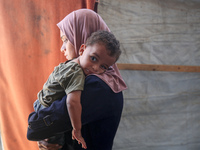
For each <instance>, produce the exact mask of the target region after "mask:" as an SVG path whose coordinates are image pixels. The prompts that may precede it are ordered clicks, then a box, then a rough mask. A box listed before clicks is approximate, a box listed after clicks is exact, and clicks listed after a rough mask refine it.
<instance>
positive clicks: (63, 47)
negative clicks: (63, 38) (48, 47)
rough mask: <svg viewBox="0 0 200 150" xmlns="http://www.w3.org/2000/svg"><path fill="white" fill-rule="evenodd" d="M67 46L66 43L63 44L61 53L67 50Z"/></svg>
mask: <svg viewBox="0 0 200 150" xmlns="http://www.w3.org/2000/svg"><path fill="white" fill-rule="evenodd" d="M65 45H66V44H65V42H63V45H62V46H61V48H60V51H61V52H64V51H65V50H66V46H65Z"/></svg>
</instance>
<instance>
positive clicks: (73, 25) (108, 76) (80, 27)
mask: <svg viewBox="0 0 200 150" xmlns="http://www.w3.org/2000/svg"><path fill="white" fill-rule="evenodd" d="M57 26H58V27H59V29H60V30H61V31H62V32H63V33H64V34H65V35H66V37H67V39H68V40H69V42H70V43H71V44H72V45H73V46H74V48H75V53H76V55H77V57H78V56H79V48H80V46H81V45H82V44H84V43H85V42H86V40H87V38H88V37H89V36H90V35H91V34H92V33H93V32H96V31H98V30H106V31H110V29H109V28H108V26H107V25H106V23H105V22H104V21H103V19H102V18H101V16H100V15H98V14H97V13H96V12H94V11H93V10H90V9H79V10H76V11H73V12H71V13H70V14H68V15H67V16H66V17H65V18H64V19H63V20H61V21H60V22H59V23H58V24H57ZM94 75H96V76H98V77H99V78H101V79H102V80H103V81H104V82H105V83H106V84H107V85H108V86H109V87H110V88H111V89H112V90H113V92H115V93H118V92H121V91H123V90H125V89H127V86H126V84H125V82H124V80H123V79H122V77H121V75H120V72H119V69H118V68H117V65H116V64H114V65H113V66H112V67H111V69H109V70H107V71H106V72H105V73H104V74H101V75H97V74H94Z"/></svg>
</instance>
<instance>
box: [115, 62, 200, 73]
mask: <svg viewBox="0 0 200 150" xmlns="http://www.w3.org/2000/svg"><path fill="white" fill-rule="evenodd" d="M117 66H118V68H119V69H120V70H141V71H167V72H200V66H181V65H180V66H179V65H156V64H155V65H154V64H122V63H118V64H117Z"/></svg>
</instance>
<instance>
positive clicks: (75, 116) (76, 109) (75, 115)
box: [66, 91, 87, 149]
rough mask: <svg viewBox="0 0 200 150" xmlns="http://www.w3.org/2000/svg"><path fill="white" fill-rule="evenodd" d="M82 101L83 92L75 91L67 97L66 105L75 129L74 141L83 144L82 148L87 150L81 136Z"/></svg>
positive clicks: (73, 133) (73, 132)
mask: <svg viewBox="0 0 200 150" xmlns="http://www.w3.org/2000/svg"><path fill="white" fill-rule="evenodd" d="M80 99H81V91H73V92H71V93H69V94H68V95H67V99H66V104H67V108H68V112H69V117H70V119H71V123H72V127H73V131H72V139H76V140H77V141H78V143H81V144H82V147H83V148H85V149H86V148H87V147H86V143H85V140H84V139H83V137H82V135H81V112H82V106H81V103H80Z"/></svg>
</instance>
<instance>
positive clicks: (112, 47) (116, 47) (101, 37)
mask: <svg viewBox="0 0 200 150" xmlns="http://www.w3.org/2000/svg"><path fill="white" fill-rule="evenodd" d="M96 43H98V44H102V45H104V46H105V47H106V50H107V52H108V55H109V56H112V57H115V58H116V61H117V60H118V58H119V56H120V55H121V50H120V43H119V41H118V40H117V39H116V38H115V36H114V34H112V33H111V32H108V31H97V32H93V33H92V35H91V36H90V37H89V38H88V39H87V41H86V44H85V45H86V46H89V45H93V44H96Z"/></svg>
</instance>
